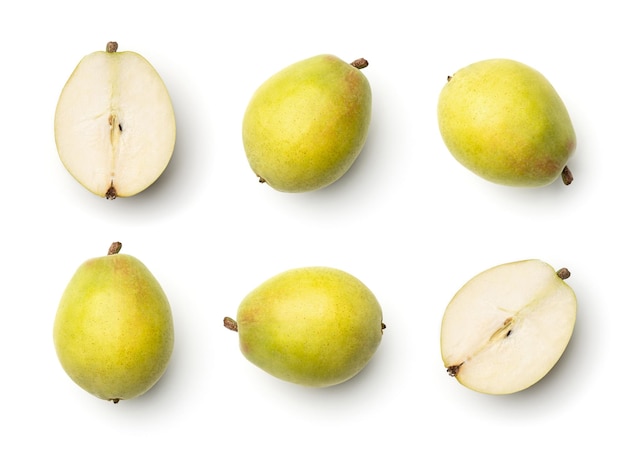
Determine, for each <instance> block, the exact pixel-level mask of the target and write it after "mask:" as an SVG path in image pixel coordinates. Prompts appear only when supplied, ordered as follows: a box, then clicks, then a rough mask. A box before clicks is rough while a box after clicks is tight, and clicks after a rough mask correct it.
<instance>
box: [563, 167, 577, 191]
mask: <svg viewBox="0 0 626 454" xmlns="http://www.w3.org/2000/svg"><path fill="white" fill-rule="evenodd" d="M561 179H562V180H563V184H564V185H565V186H569V185H570V184H572V181H574V175H573V174H572V171H571V170H570V169H569V167H567V166H565V167H563V171H562V172H561Z"/></svg>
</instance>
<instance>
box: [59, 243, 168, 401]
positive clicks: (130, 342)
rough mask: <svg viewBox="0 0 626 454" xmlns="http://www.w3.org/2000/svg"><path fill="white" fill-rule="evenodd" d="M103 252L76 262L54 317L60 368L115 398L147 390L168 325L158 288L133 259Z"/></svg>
mask: <svg viewBox="0 0 626 454" xmlns="http://www.w3.org/2000/svg"><path fill="white" fill-rule="evenodd" d="M120 248H121V244H120V243H113V244H112V245H111V249H110V250H109V255H107V256H104V257H98V258H93V259H90V260H87V261H86V262H85V263H83V264H82V265H81V266H80V267H79V268H78V270H77V271H76V273H75V274H74V276H73V277H72V279H71V280H70V282H69V284H68V285H67V288H66V289H65V292H64V293H63V296H62V298H61V301H60V303H59V307H58V310H57V313H56V318H55V321H54V345H55V348H56V352H57V356H58V358H59V361H60V362H61V365H62V366H63V369H64V370H65V372H67V374H68V375H69V376H70V378H71V379H72V380H74V382H76V383H77V384H78V385H79V386H80V387H82V388H83V389H84V390H86V391H88V392H89V393H91V394H93V395H94V396H97V397H99V398H101V399H105V400H109V401H112V402H114V403H117V402H119V401H120V400H123V399H124V400H126V399H132V398H134V397H137V396H140V395H141V394H143V393H145V392H146V391H148V390H149V389H150V388H151V387H152V386H153V385H154V384H155V383H156V382H157V381H158V380H159V379H160V378H161V376H162V375H163V373H164V372H165V370H166V368H167V365H168V363H169V360H170V357H171V355H172V350H173V347H174V325H173V321H172V313H171V309H170V305H169V302H168V300H167V297H166V295H165V293H164V292H163V289H162V288H161V286H160V285H159V283H158V282H157V280H156V279H155V277H154V276H153V275H152V274H151V273H150V271H149V270H148V269H147V268H146V266H145V265H144V264H143V263H142V262H140V261H139V260H137V259H136V258H135V257H132V256H130V255H126V254H118V252H119V250H120Z"/></svg>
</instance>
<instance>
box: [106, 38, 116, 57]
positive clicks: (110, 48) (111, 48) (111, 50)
mask: <svg viewBox="0 0 626 454" xmlns="http://www.w3.org/2000/svg"><path fill="white" fill-rule="evenodd" d="M115 52H117V43H116V42H115V41H109V42H108V43H107V53H109V54H113V53H115Z"/></svg>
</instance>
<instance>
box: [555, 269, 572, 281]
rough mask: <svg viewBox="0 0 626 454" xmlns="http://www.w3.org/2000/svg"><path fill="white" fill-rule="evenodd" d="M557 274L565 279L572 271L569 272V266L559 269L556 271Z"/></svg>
mask: <svg viewBox="0 0 626 454" xmlns="http://www.w3.org/2000/svg"><path fill="white" fill-rule="evenodd" d="M556 275H557V276H558V277H560V278H561V279H563V280H565V279H567V278H568V277H570V276H571V273H570V272H569V270H568V269H567V268H561V269H560V270H559V271H557V272H556Z"/></svg>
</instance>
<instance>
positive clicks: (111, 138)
mask: <svg viewBox="0 0 626 454" xmlns="http://www.w3.org/2000/svg"><path fill="white" fill-rule="evenodd" d="M117 47H118V46H117V43H116V42H109V43H108V44H107V48H106V51H97V52H93V53H91V54H89V55H87V56H85V57H84V58H83V59H82V60H81V61H80V62H79V63H78V65H77V66H76V69H74V72H73V73H72V75H71V76H70V78H69V79H68V81H67V82H66V84H65V86H64V87H63V90H62V91H61V95H60V96H59V101H58V103H57V108H56V111H55V116H54V134H55V141H56V145H57V150H58V154H59V158H60V159H61V162H62V163H63V165H64V166H65V168H66V169H67V170H68V172H69V173H70V174H71V175H72V176H73V177H74V178H75V179H76V180H77V181H78V182H79V183H80V184H82V185H83V186H84V187H85V188H87V189H88V190H89V191H91V192H93V193H94V194H97V195H99V196H101V197H106V198H107V199H115V198H116V197H130V196H132V195H135V194H137V193H139V192H141V191H143V190H144V189H146V188H147V187H148V186H150V185H151V184H152V183H153V182H154V181H156V180H157V178H159V176H160V175H161V174H162V173H163V171H164V170H165V168H166V167H167V165H168V163H169V161H170V158H171V157H172V153H173V151H174V143H175V140H176V120H175V118H174V109H173V107H172V102H171V100H170V96H169V94H168V91H167V88H166V87H165V84H164V83H163V80H162V79H161V77H160V76H159V74H158V73H157V71H156V70H155V69H154V67H153V66H152V65H151V64H150V63H149V62H148V61H147V60H146V59H145V58H143V57H142V56H141V55H139V54H138V53H136V52H131V51H125V52H117Z"/></svg>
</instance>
